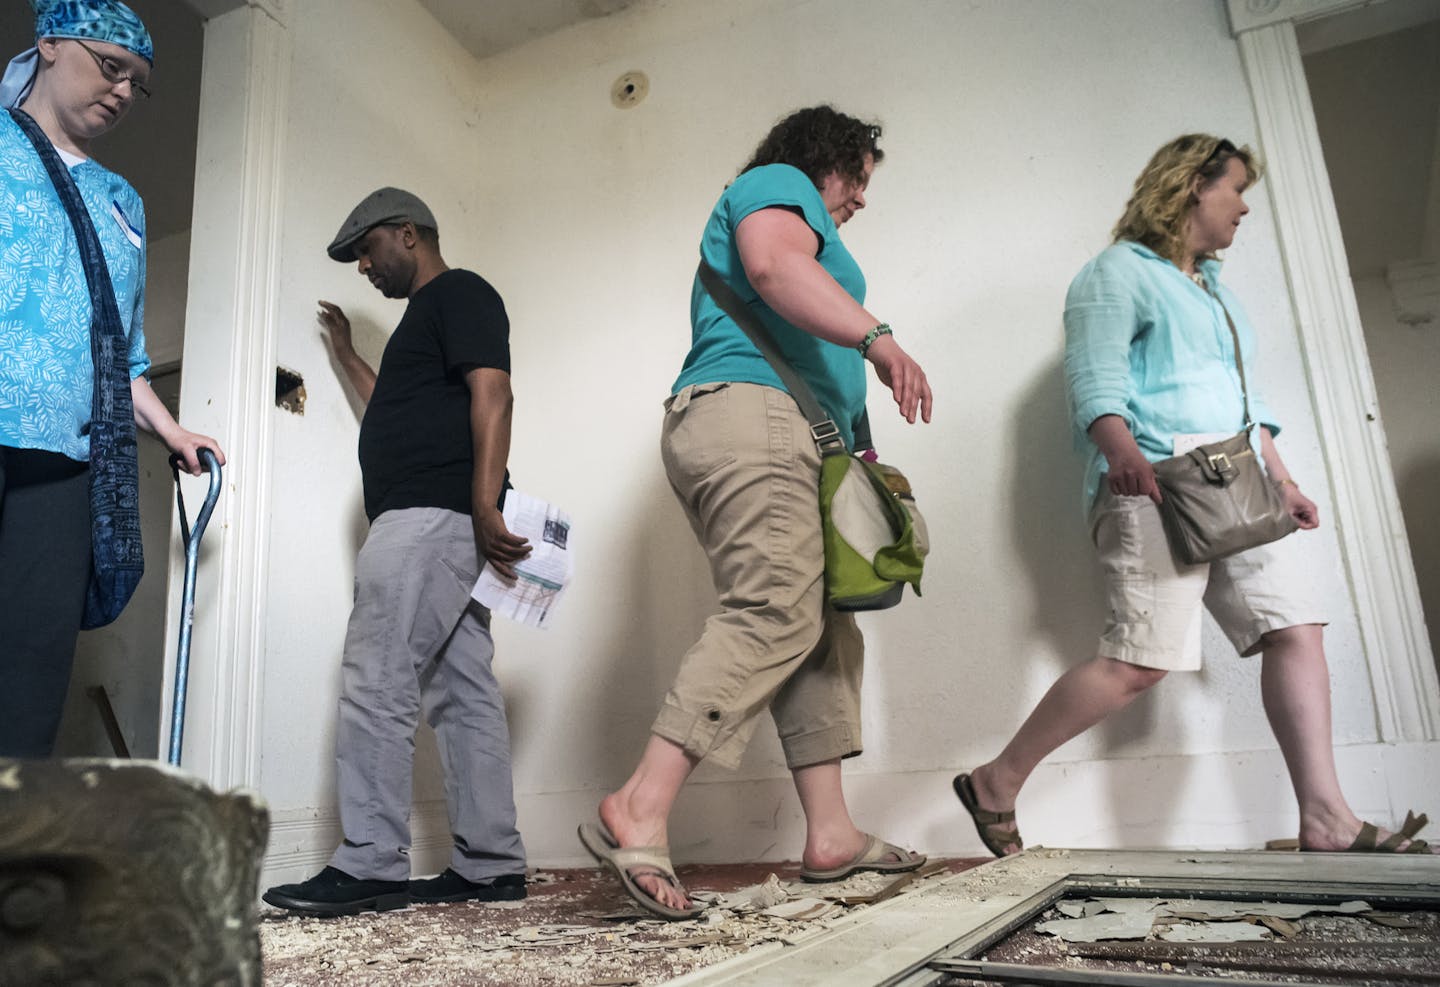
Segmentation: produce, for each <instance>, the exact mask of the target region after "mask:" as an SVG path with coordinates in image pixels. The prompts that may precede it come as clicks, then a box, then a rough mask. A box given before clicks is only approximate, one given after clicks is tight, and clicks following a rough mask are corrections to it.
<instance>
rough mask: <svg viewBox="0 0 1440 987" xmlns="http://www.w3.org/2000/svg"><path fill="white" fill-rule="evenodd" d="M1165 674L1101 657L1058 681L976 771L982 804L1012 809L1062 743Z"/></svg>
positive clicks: (993, 808) (973, 775)
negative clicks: (996, 753)
mask: <svg viewBox="0 0 1440 987" xmlns="http://www.w3.org/2000/svg"><path fill="white" fill-rule="evenodd" d="M1164 677H1165V672H1164V671H1163V670H1161V669H1158V668H1146V667H1144V666H1141V665H1131V664H1129V663H1128V662H1123V661H1117V660H1115V659H1114V658H1105V657H1097V658H1092V659H1091V660H1090V661H1087V662H1085V664H1083V665H1077V666H1075V667H1074V668H1072V669H1070V671H1068V672H1066V673H1065V674H1064V675H1062V676H1060V678H1058V679H1056V680H1055V684H1054V685H1052V686H1051V687H1050V691H1049V692H1047V693H1045V696H1044V698H1043V699H1041V700H1040V702H1039V704H1038V705H1036V707H1035V709H1034V710H1033V711H1032V712H1031V713H1030V715H1029V717H1027V718H1026V720H1025V722H1024V723H1023V724H1021V726H1020V729H1019V730H1018V731H1017V732H1016V734H1015V736H1014V737H1012V738H1011V739H1010V743H1008V744H1006V745H1005V749H1004V750H1003V751H1001V752H1000V756H999V757H997V758H995V760H993V761H990V762H988V763H986V764H982V765H980V766H979V767H978V768H976V769H975V770H974V771H972V772H971V773H970V781H971V783H972V784H973V785H974V786H975V796H976V798H977V799H978V800H979V802H980V805H981V807H982V808H985V809H988V810H990V811H992V812H1008V811H1010V810H1011V809H1014V808H1015V798H1016V796H1018V795H1019V794H1020V789H1021V788H1022V787H1023V786H1024V785H1025V780H1026V779H1027V778H1029V777H1030V773H1031V772H1032V771H1034V770H1035V767H1036V765H1038V764H1039V763H1040V762H1041V761H1043V760H1044V759H1045V758H1046V757H1048V756H1050V754H1051V752H1053V751H1054V750H1055V749H1056V748H1057V747H1059V746H1060V745H1061V744H1063V743H1065V742H1066V741H1068V740H1071V739H1073V738H1075V737H1077V736H1079V735H1080V734H1081V733H1084V732H1085V731H1086V730H1088V729H1090V728H1091V727H1093V726H1094V725H1095V724H1097V723H1099V722H1100V721H1101V720H1103V719H1105V718H1106V717H1107V716H1109V715H1110V714H1111V713H1114V712H1117V711H1119V710H1121V709H1123V708H1125V707H1126V706H1128V705H1130V703H1131V702H1132V701H1133V700H1134V699H1135V697H1136V696H1138V695H1140V694H1141V693H1142V692H1144V691H1145V690H1146V689H1149V688H1150V687H1151V686H1153V685H1155V683H1157V682H1159V681H1160V680H1161V679H1163V678H1164Z"/></svg>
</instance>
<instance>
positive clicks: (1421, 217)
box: [1296, 0, 1440, 654]
mask: <svg viewBox="0 0 1440 987" xmlns="http://www.w3.org/2000/svg"><path fill="white" fill-rule="evenodd" d="M1296 37H1297V41H1298V42H1299V45H1300V51H1301V54H1302V60H1303V64H1304V68H1305V77H1306V82H1307V84H1308V87H1309V90H1310V96H1311V100H1312V102H1313V105H1314V109H1315V119H1316V124H1317V127H1318V130H1319V135H1320V143H1321V147H1322V150H1323V153H1324V157H1325V165H1326V170H1327V171H1328V173H1329V176H1330V184H1331V188H1332V190H1333V192H1334V196H1335V205H1336V210H1337V212H1338V215H1339V219H1340V228H1341V233H1342V235H1343V237H1344V241H1345V253H1346V257H1347V259H1348V262H1349V267H1350V270H1349V273H1350V277H1351V281H1352V284H1353V286H1354V290H1355V299H1356V302H1357V305H1358V308H1359V312H1360V318H1361V322H1362V324H1363V327H1364V335H1365V344H1366V349H1367V350H1368V353H1369V358H1370V367H1371V371H1372V373H1373V375H1374V380H1375V387H1376V392H1377V395H1378V398H1379V404H1380V409H1381V414H1382V416H1383V419H1384V427H1385V435H1386V438H1387V444H1388V447H1389V455H1390V462H1391V465H1392V467H1393V470H1394V477H1395V486H1396V489H1397V491H1398V493H1399V498H1400V506H1401V510H1402V512H1403V514H1404V519H1405V528H1406V533H1407V535H1408V537H1409V542H1410V553H1411V556H1412V558H1413V560H1414V565H1415V572H1416V578H1417V581H1418V583H1419V591H1420V599H1421V603H1422V606H1423V607H1424V610H1425V613H1426V614H1427V615H1428V616H1427V628H1428V632H1429V636H1430V642H1431V647H1432V651H1433V652H1434V653H1436V654H1440V515H1437V514H1436V512H1435V509H1434V506H1435V504H1436V503H1440V429H1437V427H1436V426H1437V424H1440V387H1437V381H1440V2H1436V0H1426V2H1423V3H1413V2H1412V3H1398V2H1397V3H1392V4H1379V5H1376V6H1373V7H1365V8H1361V9H1359V10H1356V11H1354V12H1351V13H1345V14H1339V15H1336V16H1332V17H1328V18H1325V19H1323V20H1318V21H1313V22H1310V23H1307V24H1301V25H1298V26H1297V28H1296Z"/></svg>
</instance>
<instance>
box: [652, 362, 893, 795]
mask: <svg viewBox="0 0 1440 987" xmlns="http://www.w3.org/2000/svg"><path fill="white" fill-rule="evenodd" d="M661 454H662V456H663V458H664V462H665V473H666V476H667V477H668V478H669V480H670V486H671V488H672V489H673V490H674V491H675V496H676V497H677V498H679V500H680V504H681V506H682V507H683V508H684V509H685V515H686V517H687V518H689V520H690V526H691V527H692V528H693V529H694V531H695V536H696V537H697V538H698V539H699V540H700V545H701V547H702V548H703V549H704V550H705V555H706V556H707V558H708V559H709V560H710V573H711V577H712V578H713V579H714V582H715V588H716V590H717V591H718V592H719V594H720V605H721V610H720V612H719V613H718V614H715V615H714V616H712V617H710V618H709V619H708V620H707V621H706V622H705V629H704V632H703V633H702V634H701V637H700V640H699V641H698V642H696V644H695V646H694V647H692V648H691V649H690V650H689V651H688V652H686V653H685V656H684V657H683V658H682V659H681V661H680V668H679V671H678V673H677V674H676V677H675V684H674V686H673V687H672V688H671V689H670V692H669V693H668V694H667V695H666V697H665V702H664V705H663V706H662V707H661V709H660V713H659V715H658V716H657V717H656V719H655V723H654V725H653V726H652V727H651V731H652V732H653V733H654V734H655V735H656V736H659V737H663V738H665V739H666V740H669V741H671V742H672V743H675V744H677V745H679V746H680V747H682V748H683V749H684V750H685V752H686V753H687V754H689V755H691V756H692V757H696V758H708V759H710V760H712V761H715V762H717V763H719V764H722V765H724V766H726V767H730V768H734V767H736V766H738V764H739V763H740V758H741V755H742V754H743V753H744V751H745V747H746V745H747V744H748V743H749V741H750V738H751V736H752V735H753V733H754V731H755V717H756V715H757V714H759V713H760V712H761V710H764V709H766V708H767V707H768V708H769V710H770V713H771V715H772V716H773V717H774V720H775V726H776V729H777V731H778V733H779V735H780V742H781V745H782V746H783V747H784V750H785V760H786V763H787V764H788V765H789V766H790V767H791V768H792V769H794V768H802V767H806V766H809V765H812V764H818V763H820V762H822V761H828V760H832V759H834V758H838V757H850V756H853V755H855V754H858V753H860V680H861V671H862V666H863V664H864V650H865V645H864V641H863V639H862V638H861V636H860V631H859V628H857V627H856V626H855V620H854V618H853V617H852V616H851V615H850V614H844V613H839V612H837V611H835V610H833V609H831V608H830V607H829V606H827V605H826V603H825V549H824V544H823V540H822V537H821V529H820V508H819V487H820V453H819V451H818V450H817V449H816V448H815V440H814V439H813V438H811V435H810V426H809V424H808V423H807V422H806V421H805V417H804V416H803V415H802V414H801V413H800V409H799V408H798V407H797V406H796V404H795V401H794V399H792V398H791V397H790V395H788V394H786V393H785V392H784V391H781V390H778V389H776V388H773V387H764V386H761V385H759V384H741V383H715V384H697V385H693V386H689V387H685V388H683V389H681V390H680V391H679V392H678V393H676V394H674V395H672V396H671V397H670V398H669V399H668V400H667V401H666V402H665V423H664V428H663V431H662V434H661Z"/></svg>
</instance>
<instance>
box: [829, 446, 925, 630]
mask: <svg viewBox="0 0 1440 987" xmlns="http://www.w3.org/2000/svg"><path fill="white" fill-rule="evenodd" d="M820 517H821V520H822V521H823V523H824V531H825V594H826V596H827V597H828V598H829V601H830V605H831V606H832V607H834V608H835V609H836V610H884V609H885V608H886V607H893V606H894V605H895V604H897V603H899V602H900V597H901V596H902V595H903V594H904V592H905V584H906V583H909V584H910V585H911V586H913V587H914V588H915V595H916V596H919V595H920V576H921V574H922V573H923V572H924V569H925V556H926V555H927V554H928V553H929V551H930V540H929V535H928V532H927V531H926V529H925V519H924V517H923V516H921V514H920V511H919V509H918V508H917V507H916V506H915V498H914V496H913V495H912V493H911V491H910V481H908V480H906V479H905V475H904V474H903V473H901V472H900V471H899V470H897V469H895V468H894V467H893V466H885V465H883V464H881V463H871V462H867V461H866V460H863V459H861V458H860V457H859V456H854V455H850V454H849V453H842V454H840V455H828V456H826V457H825V458H824V459H823V460H821V463H820Z"/></svg>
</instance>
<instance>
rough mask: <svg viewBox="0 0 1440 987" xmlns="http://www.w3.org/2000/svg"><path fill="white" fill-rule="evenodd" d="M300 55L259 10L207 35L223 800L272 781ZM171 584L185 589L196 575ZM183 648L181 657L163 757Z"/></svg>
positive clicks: (205, 316) (206, 551) (203, 668)
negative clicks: (279, 349)
mask: <svg viewBox="0 0 1440 987" xmlns="http://www.w3.org/2000/svg"><path fill="white" fill-rule="evenodd" d="M290 45H291V42H290V37H289V33H288V32H287V31H286V29H285V28H284V27H283V26H281V25H280V23H279V22H277V21H276V20H275V19H274V18H272V17H271V16H270V15H269V14H267V13H266V12H264V11H262V10H261V9H260V8H258V7H254V6H246V7H242V8H239V9H236V10H233V11H230V12H229V13H226V14H223V15H221V16H220V17H217V18H215V19H213V20H211V21H209V22H208V23H207V24H206V29H205V58H204V67H203V70H202V76H201V103H200V105H201V112H200V133H199V137H198V147H197V151H196V160H197V161H198V162H199V165H198V167H197V170H196V185H195V212H194V216H193V218H192V231H191V253H190V284H189V297H188V301H187V309H186V324H187V326H188V327H189V331H188V332H187V334H186V340H185V378H184V381H183V382H182V386H181V396H180V409H181V415H182V421H184V422H185V423H186V425H187V427H189V428H192V429H195V430H197V431H201V432H208V433H209V434H211V435H215V436H216V437H217V438H218V439H219V440H220V442H221V443H222V445H223V447H224V449H225V451H226V455H227V458H228V460H229V462H228V465H227V466H226V467H225V470H224V476H225V485H224V489H223V492H222V495H221V498H220V501H219V504H218V506H217V509H216V514H215V516H214V517H213V518H212V519H211V522H210V528H209V530H208V532H207V536H206V543H205V546H204V547H203V548H202V553H201V554H202V559H201V566H200V572H199V577H198V580H197V582H198V588H197V593H196V607H195V622H194V630H193V637H192V644H191V655H190V679H189V689H188V700H187V702H188V710H187V716H186V736H185V754H184V757H183V759H182V760H183V766H184V767H185V768H186V769H188V770H189V771H192V772H193V773H195V774H197V775H199V776H200V777H202V778H203V779H204V780H205V781H206V782H207V783H209V784H210V785H211V786H213V787H215V788H217V789H220V790H225V789H228V788H232V787H237V786H245V787H258V785H259V782H260V753H261V747H262V745H261V723H262V716H261V714H262V705H263V682H262V668H263V666H262V663H261V661H260V660H259V656H262V655H263V654H264V653H265V611H266V605H265V596H266V588H265V587H266V584H267V579H266V575H267V571H268V555H269V552H268V548H269V525H268V523H267V518H268V516H269V512H270V498H271V458H272V457H271V438H272V436H271V427H272V416H273V413H274V408H273V399H272V398H271V394H272V393H273V384H274V372H275V371H274V367H275V349H276V335H277V332H278V325H279V318H278V313H279V290H280V272H279V261H280V258H279V247H278V245H279V243H280V240H281V237H280V234H281V222H280V220H281V212H282V207H283V202H282V187H283V186H282V182H281V168H282V161H283V150H284V135H285V112H284V111H285V104H286V98H287V90H288V85H289V76H290ZM217 542H218V544H219V548H218V550H217V549H216V548H215V547H214V546H215V544H216V543H217ZM177 570H178V571H177ZM171 575H172V579H171V585H172V586H176V585H181V580H182V579H183V570H179V567H178V566H175V567H174V568H172V573H171ZM178 609H179V608H178V605H177V604H174V603H172V606H171V612H170V614H169V619H168V621H167V625H168V626H170V627H177V626H178V620H179V614H178ZM175 648H176V646H175V644H174V643H173V642H172V643H171V644H170V645H169V646H168V649H167V658H168V660H167V661H166V669H167V671H166V683H165V701H164V702H163V703H162V714H161V715H162V720H163V722H162V732H161V738H162V745H161V747H162V750H163V749H166V748H168V737H169V717H170V707H171V704H170V696H171V693H172V689H173V685H172V680H173V669H174V657H175V654H174V652H175Z"/></svg>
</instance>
